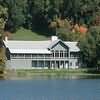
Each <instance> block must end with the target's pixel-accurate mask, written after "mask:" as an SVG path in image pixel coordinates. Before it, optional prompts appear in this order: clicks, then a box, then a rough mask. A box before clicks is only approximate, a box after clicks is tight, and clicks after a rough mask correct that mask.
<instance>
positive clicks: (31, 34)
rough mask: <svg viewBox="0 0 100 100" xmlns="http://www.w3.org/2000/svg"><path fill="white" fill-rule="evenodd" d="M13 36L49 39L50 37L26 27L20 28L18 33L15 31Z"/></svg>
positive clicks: (17, 38)
mask: <svg viewBox="0 0 100 100" xmlns="http://www.w3.org/2000/svg"><path fill="white" fill-rule="evenodd" d="M12 37H13V38H12V39H13V40H26V41H27V40H30V41H33V40H34V41H36V40H37V41H38V40H48V37H46V36H44V35H40V34H37V33H35V32H32V31H31V30H27V29H24V28H20V29H19V30H18V31H17V32H16V33H13V35H12Z"/></svg>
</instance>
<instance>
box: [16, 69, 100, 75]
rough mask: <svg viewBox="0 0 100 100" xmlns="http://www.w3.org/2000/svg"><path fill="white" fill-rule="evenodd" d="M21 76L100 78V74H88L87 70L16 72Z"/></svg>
mask: <svg viewBox="0 0 100 100" xmlns="http://www.w3.org/2000/svg"><path fill="white" fill-rule="evenodd" d="M16 72H17V74H18V75H19V74H20V75H21V74H22V75H27V74H30V75H58V76H59V75H83V76H86V75H88V76H100V73H97V74H96V73H95V74H94V73H88V72H86V69H85V70H80V69H79V70H66V69H65V70H64V69H63V70H59V69H32V70H23V69H21V70H16Z"/></svg>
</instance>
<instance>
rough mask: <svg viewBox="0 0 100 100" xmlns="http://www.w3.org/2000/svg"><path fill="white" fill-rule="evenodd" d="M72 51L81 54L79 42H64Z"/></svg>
mask: <svg viewBox="0 0 100 100" xmlns="http://www.w3.org/2000/svg"><path fill="white" fill-rule="evenodd" d="M64 43H65V44H66V45H67V46H68V47H69V49H70V51H71V52H79V51H80V49H79V47H78V46H77V43H78V42H64Z"/></svg>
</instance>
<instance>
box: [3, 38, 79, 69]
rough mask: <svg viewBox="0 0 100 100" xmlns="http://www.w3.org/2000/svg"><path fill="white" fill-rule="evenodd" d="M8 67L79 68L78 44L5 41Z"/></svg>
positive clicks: (59, 41)
mask: <svg viewBox="0 0 100 100" xmlns="http://www.w3.org/2000/svg"><path fill="white" fill-rule="evenodd" d="M4 43H5V46H6V48H7V50H6V54H7V58H8V60H7V66H8V67H9V68H14V69H31V68H59V69H61V68H66V69H67V68H79V66H80V63H79V51H80V50H79V48H78V47H77V42H63V41H62V40H60V39H57V38H54V37H53V39H52V40H49V41H5V42H4Z"/></svg>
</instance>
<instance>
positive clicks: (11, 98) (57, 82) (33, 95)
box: [0, 79, 100, 100]
mask: <svg viewBox="0 0 100 100" xmlns="http://www.w3.org/2000/svg"><path fill="white" fill-rule="evenodd" d="M0 100H100V79H73V80H71V79H33V80H0Z"/></svg>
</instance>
